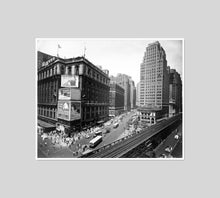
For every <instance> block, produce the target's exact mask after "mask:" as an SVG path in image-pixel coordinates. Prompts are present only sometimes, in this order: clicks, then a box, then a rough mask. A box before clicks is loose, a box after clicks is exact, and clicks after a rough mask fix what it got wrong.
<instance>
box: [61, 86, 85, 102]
mask: <svg viewBox="0 0 220 198" xmlns="http://www.w3.org/2000/svg"><path fill="white" fill-rule="evenodd" d="M59 100H81V91H80V89H75V88H61V89H59Z"/></svg>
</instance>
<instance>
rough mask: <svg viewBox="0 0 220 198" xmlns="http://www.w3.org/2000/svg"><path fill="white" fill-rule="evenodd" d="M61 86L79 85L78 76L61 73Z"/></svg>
mask: <svg viewBox="0 0 220 198" xmlns="http://www.w3.org/2000/svg"><path fill="white" fill-rule="evenodd" d="M61 87H79V76H76V75H62V76H61Z"/></svg>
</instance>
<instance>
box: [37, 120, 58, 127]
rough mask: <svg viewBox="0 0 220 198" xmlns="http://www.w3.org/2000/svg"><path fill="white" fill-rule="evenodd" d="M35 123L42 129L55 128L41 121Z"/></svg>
mask: <svg viewBox="0 0 220 198" xmlns="http://www.w3.org/2000/svg"><path fill="white" fill-rule="evenodd" d="M37 123H38V125H39V126H41V127H43V128H56V126H55V125H53V124H49V123H47V122H44V121H42V120H38V121H37Z"/></svg>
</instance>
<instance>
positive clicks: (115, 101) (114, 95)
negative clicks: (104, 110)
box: [109, 80, 125, 116]
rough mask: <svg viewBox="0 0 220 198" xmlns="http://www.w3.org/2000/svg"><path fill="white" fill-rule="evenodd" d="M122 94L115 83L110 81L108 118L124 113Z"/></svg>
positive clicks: (121, 89) (119, 87) (121, 90)
mask: <svg viewBox="0 0 220 198" xmlns="http://www.w3.org/2000/svg"><path fill="white" fill-rule="evenodd" d="M124 92H125V91H124V89H123V88H122V87H121V86H119V85H118V84H117V83H116V82H115V81H112V80H111V81H110V93H109V116H117V115H120V114H121V113H123V112H124Z"/></svg>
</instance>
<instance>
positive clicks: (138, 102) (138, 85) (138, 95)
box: [136, 82, 140, 107]
mask: <svg viewBox="0 0 220 198" xmlns="http://www.w3.org/2000/svg"><path fill="white" fill-rule="evenodd" d="M136 87H137V89H136V106H137V107H139V106H140V82H139V83H137V86H136Z"/></svg>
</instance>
